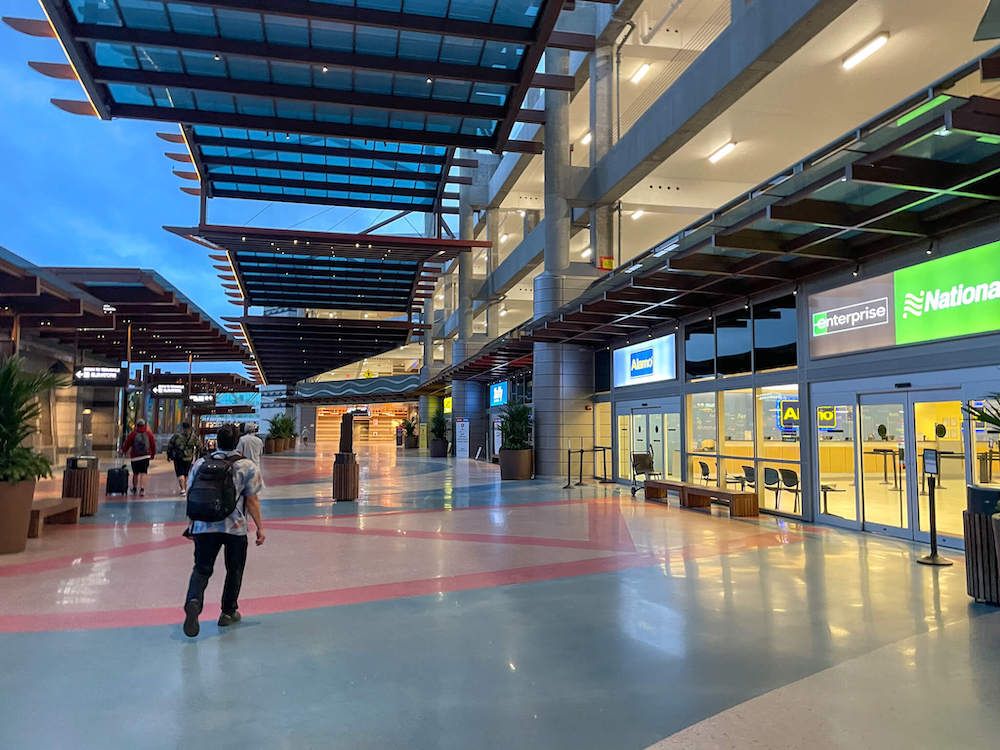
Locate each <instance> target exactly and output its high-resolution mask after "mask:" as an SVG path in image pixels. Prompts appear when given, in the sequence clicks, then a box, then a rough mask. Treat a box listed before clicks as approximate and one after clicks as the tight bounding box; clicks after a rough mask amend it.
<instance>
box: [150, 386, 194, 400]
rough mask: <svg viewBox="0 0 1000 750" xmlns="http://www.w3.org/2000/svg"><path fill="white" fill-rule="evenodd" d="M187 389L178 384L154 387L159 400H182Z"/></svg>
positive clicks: (154, 393) (154, 392)
mask: <svg viewBox="0 0 1000 750" xmlns="http://www.w3.org/2000/svg"><path fill="white" fill-rule="evenodd" d="M186 390H187V389H186V388H185V386H183V385H178V384H177V383H160V384H159V385H154V386H153V395H154V396H157V397H158V398H180V397H181V396H183V395H184V393H185V391H186Z"/></svg>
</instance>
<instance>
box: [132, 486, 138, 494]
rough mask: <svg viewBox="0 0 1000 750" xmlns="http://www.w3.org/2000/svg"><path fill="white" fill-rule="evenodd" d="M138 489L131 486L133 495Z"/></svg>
mask: <svg viewBox="0 0 1000 750" xmlns="http://www.w3.org/2000/svg"><path fill="white" fill-rule="evenodd" d="M138 491H139V490H138V489H137V488H135V487H133V488H132V494H133V495H134V494H135V493H136V492H138Z"/></svg>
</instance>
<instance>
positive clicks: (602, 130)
mask: <svg viewBox="0 0 1000 750" xmlns="http://www.w3.org/2000/svg"><path fill="white" fill-rule="evenodd" d="M614 68H615V66H614V48H613V47H612V46H611V45H605V46H603V47H598V48H597V49H596V50H594V54H593V55H591V58H590V134H591V140H590V163H591V165H594V164H597V163H598V162H599V161H600V160H601V159H603V158H604V156H605V155H606V154H607V153H608V151H610V150H611V145H612V141H613V139H614V122H613V119H612V118H613V110H614V95H615V89H614ZM590 248H591V251H592V252H591V256H590V259H591V263H593V264H594V265H597V263H598V259H599V258H600V257H601V256H602V255H604V256H607V255H614V250H613V248H614V213H613V210H612V206H610V205H597V206H594V207H593V209H592V212H591V216H590Z"/></svg>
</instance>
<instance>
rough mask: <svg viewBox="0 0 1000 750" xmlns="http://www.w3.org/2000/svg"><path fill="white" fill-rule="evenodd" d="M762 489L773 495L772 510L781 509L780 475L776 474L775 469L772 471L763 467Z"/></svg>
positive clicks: (768, 467)
mask: <svg viewBox="0 0 1000 750" xmlns="http://www.w3.org/2000/svg"><path fill="white" fill-rule="evenodd" d="M764 489H765V490H770V491H771V492H773V493H774V508H775V510H779V509H780V508H781V475H780V474H778V470H777V469H772V468H771V467H770V466H765V467H764Z"/></svg>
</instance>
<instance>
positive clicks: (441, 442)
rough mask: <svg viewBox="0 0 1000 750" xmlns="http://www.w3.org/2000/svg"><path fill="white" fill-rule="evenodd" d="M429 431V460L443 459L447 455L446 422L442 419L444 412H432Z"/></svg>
mask: <svg viewBox="0 0 1000 750" xmlns="http://www.w3.org/2000/svg"><path fill="white" fill-rule="evenodd" d="M430 431H431V458H444V457H445V456H447V455H448V437H447V435H448V422H447V421H446V420H445V418H444V412H443V411H441V410H438V411H436V412H434V416H433V417H431V423H430Z"/></svg>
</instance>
